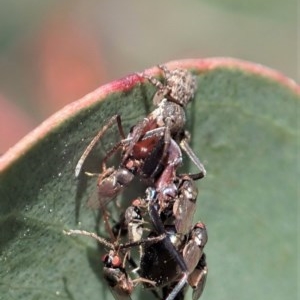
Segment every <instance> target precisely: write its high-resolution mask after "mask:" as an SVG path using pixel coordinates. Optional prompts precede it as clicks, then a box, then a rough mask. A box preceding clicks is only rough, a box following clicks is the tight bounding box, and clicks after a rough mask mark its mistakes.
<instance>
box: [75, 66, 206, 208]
mask: <svg viewBox="0 0 300 300" xmlns="http://www.w3.org/2000/svg"><path fill="white" fill-rule="evenodd" d="M158 67H159V68H160V69H161V70H162V71H163V72H164V75H165V81H166V82H165V84H162V83H161V82H159V81H158V80H157V79H155V78H154V77H150V76H147V75H145V74H142V75H139V76H140V77H142V78H146V79H147V80H149V81H150V82H151V83H152V84H153V85H154V86H155V87H157V92H156V93H155V95H154V97H153V103H154V105H156V106H157V108H156V109H155V110H154V111H153V112H151V113H150V114H149V115H148V117H147V118H144V119H143V120H142V121H140V122H139V123H137V124H136V125H135V126H133V127H132V129H131V131H130V133H129V135H128V137H127V139H125V134H124V131H123V127H122V123H121V117H120V116H119V115H115V116H113V117H112V118H111V119H110V120H109V121H108V122H107V124H106V125H105V126H104V127H103V128H102V129H101V130H100V131H99V133H98V134H97V135H96V136H95V137H94V139H93V140H92V141H91V143H90V144H89V145H88V147H87V148H86V150H85V151H84V153H83V154H82V156H81V157H80V159H79V161H78V163H77V165H76V168H75V176H76V177H78V176H79V174H80V172H81V169H82V165H83V163H84V161H85V159H86V157H87V156H88V155H89V153H90V151H91V150H92V149H93V147H94V146H95V145H96V143H97V142H98V141H99V140H100V139H101V137H102V136H103V135H104V133H105V132H106V131H107V129H108V128H110V127H111V126H112V125H113V124H115V123H117V126H118V129H119V133H120V135H121V137H122V139H123V140H122V141H121V142H119V143H117V144H116V145H115V146H114V147H113V148H112V149H111V150H110V151H109V152H108V153H107V155H106V156H105V157H104V159H103V161H102V169H103V172H102V173H101V174H100V175H99V177H98V196H99V199H100V200H101V201H102V202H103V203H104V204H106V203H107V202H108V201H110V200H111V199H112V198H115V197H116V196H117V195H118V194H119V193H120V192H121V190H122V189H123V188H124V187H125V186H127V185H128V184H129V183H130V182H131V181H132V180H133V178H134V176H135V175H137V174H138V175H140V176H141V177H143V178H145V179H149V180H150V182H152V183H153V182H156V189H157V190H158V191H159V192H165V193H168V192H169V190H170V189H171V190H172V188H173V185H172V183H171V187H170V186H167V185H166V183H167V181H166V180H165V179H164V178H165V177H169V178H172V176H170V173H173V174H174V173H175V171H176V168H177V167H178V166H179V165H180V164H181V162H182V155H181V151H180V148H179V147H178V144H179V145H180V147H181V148H182V149H183V150H184V151H185V152H186V153H187V155H188V156H189V157H190V159H191V160H192V161H193V163H194V164H195V165H196V166H197V168H198V169H199V174H200V175H199V178H202V177H204V176H205V174H206V171H205V169H204V166H203V165H202V163H201V162H200V161H199V159H198V158H197V157H196V155H195V154H194V152H193V151H192V149H191V148H190V147H189V145H188V139H189V135H188V133H187V132H186V131H185V130H184V125H185V122H186V120H185V111H184V108H185V107H186V105H187V104H188V103H189V102H190V101H191V99H192V98H193V96H194V93H195V90H196V81H195V78H194V76H193V75H192V74H191V73H190V72H188V71H187V70H184V69H175V70H172V71H170V70H168V69H167V68H166V67H165V66H158ZM119 148H122V160H121V164H120V166H119V168H118V169H114V168H113V167H112V168H106V161H107V160H108V159H109V158H110V157H111V156H112V155H113V154H114V153H115V152H116V151H117V150H118V149H119ZM174 176H175V175H174ZM174 176H173V177H174ZM161 184H165V185H164V186H161ZM171 193H173V194H174V191H171ZM90 204H91V206H93V207H95V208H97V207H99V203H98V204H92V203H90Z"/></svg>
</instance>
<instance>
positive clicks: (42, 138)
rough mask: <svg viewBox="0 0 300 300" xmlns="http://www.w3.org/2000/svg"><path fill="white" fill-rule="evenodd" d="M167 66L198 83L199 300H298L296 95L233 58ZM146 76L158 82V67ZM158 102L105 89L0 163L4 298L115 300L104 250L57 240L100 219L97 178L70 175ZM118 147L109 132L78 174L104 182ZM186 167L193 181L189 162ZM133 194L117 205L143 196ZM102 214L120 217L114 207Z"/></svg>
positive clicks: (0, 286) (191, 112) (146, 89)
mask: <svg viewBox="0 0 300 300" xmlns="http://www.w3.org/2000/svg"><path fill="white" fill-rule="evenodd" d="M167 65H168V66H169V67H170V68H174V67H183V68H188V69H190V70H191V71H192V72H193V73H194V74H195V76H196V77H197V82H198V89H197V94H196V96H195V99H194V101H193V102H192V103H191V104H190V106H189V107H188V112H187V115H188V129H189V131H190V132H191V146H192V148H193V149H194V151H195V152H196V154H197V155H198V156H199V157H200V159H201V160H202V161H203V162H204V165H205V166H206V170H207V177H205V178H204V179H203V180H201V181H199V183H198V187H199V196H198V210H197V214H196V217H195V222H196V221H197V220H202V221H203V222H205V224H206V226H207V228H208V235H209V240H208V244H207V246H206V249H205V252H206V255H207V261H208V267H209V274H208V279H207V284H206V288H205V290H204V293H203V296H202V298H201V299H203V300H205V299H214V300H218V299H220V300H221V299H243V300H244V299H256V300H258V299H263V300H265V299H272V300H277V299H280V300H282V299H285V300H287V299H291V300H292V299H296V297H297V264H296V261H297V252H296V251H297V182H298V180H297V178H298V176H297V175H298V174H297V164H296V162H297V139H298V138H299V131H298V128H297V112H299V103H300V102H299V100H300V92H299V91H300V89H299V87H298V86H297V85H296V84H295V83H293V82H292V81H291V80H289V79H287V78H285V77H284V76H282V75H280V74H279V73H277V72H275V71H272V70H269V69H267V68H264V67H262V66H259V65H255V64H251V63H246V62H241V61H237V60H233V59H222V58H219V59H218V58H216V59H203V60H185V61H177V62H172V63H169V64H167ZM148 72H149V74H152V75H153V74H154V75H158V69H156V68H154V69H151V70H148ZM154 92H155V88H154V87H153V86H152V85H151V84H149V83H147V82H146V81H144V82H141V78H139V77H138V76H136V75H131V76H128V77H126V78H124V79H122V80H119V81H115V82H112V83H110V84H108V85H106V86H104V87H101V88H99V89H98V90H96V91H94V92H93V93H91V94H89V95H87V96H86V97H84V98H83V99H81V100H79V101H77V102H74V103H73V104H71V105H69V106H67V107H65V108H64V109H63V110H62V111H60V112H58V113H57V114H55V115H54V116H52V117H51V118H50V119H48V120H46V121H45V122H44V123H43V124H41V125H40V126H39V127H38V128H37V129H36V130H35V131H33V132H32V133H31V134H29V135H28V136H27V137H25V138H24V139H23V140H22V141H20V142H19V143H18V144H17V145H16V146H15V147H13V148H12V149H11V150H9V151H8V152H7V153H6V154H4V155H3V156H2V157H1V159H0V171H1V172H0V205H1V206H0V299H24V300H26V299H71V300H73V299H78V300H79V299H89V300H94V299H95V300H96V299H113V296H112V295H111V293H110V291H109V290H108V288H107V286H106V283H105V282H104V280H103V278H102V264H101V261H100V257H101V255H102V254H103V253H105V249H102V250H101V249H100V251H99V249H98V248H97V245H96V243H95V241H94V240H92V239H89V238H87V237H69V236H65V235H63V230H64V229H75V228H81V229H85V230H89V231H94V230H95V224H96V218H97V214H96V212H95V211H93V210H91V209H90V208H88V207H87V206H86V201H87V200H88V199H89V198H90V197H93V196H96V195H95V193H96V188H95V187H96V180H97V179H96V177H89V176H86V175H85V174H84V173H82V174H81V176H80V177H79V179H76V178H75V177H74V168H75V165H76V163H77V161H78V159H79V157H80V156H81V154H82V152H83V151H84V149H85V148H86V146H87V145H88V144H89V142H90V140H91V139H92V138H93V137H94V136H95V134H96V133H97V132H98V130H99V129H100V128H101V127H102V126H103V125H104V123H105V121H106V120H107V119H109V117H111V116H112V115H114V114H116V113H118V114H120V115H121V117H122V121H123V124H124V128H125V130H127V132H128V130H129V128H130V127H131V126H132V125H134V124H136V122H137V121H138V120H141V118H143V117H144V116H146V115H147V114H148V113H149V112H150V111H151V110H152V109H153V106H152V102H151V100H152V97H153V94H154ZM8 126H9V124H8ZM119 138H120V137H119V135H118V131H117V128H111V130H110V131H109V132H108V134H107V135H106V136H105V138H104V139H103V141H101V142H100V143H99V145H98V146H97V147H96V149H94V151H93V152H92V153H91V155H90V156H89V157H88V158H87V161H86V163H85V164H84V170H85V171H89V172H95V173H99V172H100V171H101V168H100V166H101V164H100V163H101V157H103V155H104V154H105V152H106V151H107V150H108V149H110V147H111V145H113V144H114V143H115V142H117V141H118V140H119ZM117 162H118V157H117V158H116V160H115V163H116V164H117ZM184 162H185V167H186V168H189V169H190V170H191V171H192V170H194V171H195V169H194V166H193V165H192V163H190V162H189V160H188V158H187V157H184ZM112 163H113V162H112ZM139 185H140V183H139V182H137V184H133V185H131V186H130V188H129V189H128V191H126V193H125V194H124V195H125V196H124V197H123V198H127V200H131V198H129V197H131V195H134V194H136V193H142V192H143V187H142V188H140V190H138V191H137V190H136V187H137V186H139ZM109 208H110V209H111V210H112V211H113V210H115V211H117V207H115V206H114V204H113V203H111V204H109ZM102 234H103V236H107V235H106V233H105V232H104V231H103V232H102ZM140 290H141V288H137V291H136V292H134V294H133V296H132V298H133V299H138V298H139V296H138V295H139V292H140ZM142 295H143V297H145V299H146V298H147V297H148V299H152V298H153V295H152V294H151V293H150V292H148V291H142ZM140 297H141V296H140Z"/></svg>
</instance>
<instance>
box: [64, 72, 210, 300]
mask: <svg viewBox="0 0 300 300" xmlns="http://www.w3.org/2000/svg"><path fill="white" fill-rule="evenodd" d="M158 67H159V68H160V69H161V70H162V71H163V73H164V82H163V83H162V82H160V81H158V80H157V79H156V78H154V77H151V76H147V75H145V74H141V75H139V76H140V77H142V78H144V79H147V80H148V81H149V82H150V83H152V84H153V85H154V86H155V87H156V93H155V95H154V97H153V104H154V105H155V109H154V110H153V111H152V112H151V113H150V114H149V115H148V116H147V117H146V118H144V119H143V120H141V121H140V122H138V123H137V124H136V125H134V126H133V127H132V128H131V130H130V132H129V134H128V135H127V136H125V134H124V131H123V127H122V123H121V117H120V116H119V115H115V116H113V117H112V118H111V119H110V120H108V122H107V123H106V124H105V125H104V126H103V128H102V129H101V130H100V131H99V133H98V134H97V135H96V136H95V137H94V139H93V140H92V141H91V143H90V144H89V145H88V147H87V148H86V150H85V151H84V153H83V154H82V156H81V158H80V159H79V161H78V164H77V166H76V168H75V175H76V176H79V174H80V173H81V171H82V166H83V163H84V161H85V159H86V158H87V156H88V155H89V153H90V152H91V150H92V149H93V147H94V146H95V145H96V143H97V142H98V141H99V140H100V139H101V138H102V136H103V135H104V134H105V132H106V131H107V130H108V128H110V127H111V126H112V125H113V124H117V126H118V129H119V132H120V135H121V137H122V139H121V141H120V142H119V143H117V144H116V145H115V146H113V147H112V149H111V150H110V151H108V152H107V154H106V156H105V157H104V159H103V162H102V169H103V170H102V173H101V174H100V175H99V176H98V180H97V195H98V198H97V201H96V202H95V203H92V204H91V206H93V207H94V208H96V209H100V210H101V211H102V212H103V215H105V218H106V219H105V224H106V227H107V229H108V230H107V231H108V232H109V233H110V239H104V238H102V237H100V236H98V235H96V234H95V233H91V232H87V231H83V230H69V231H66V232H65V234H67V235H86V236H90V237H92V238H94V239H96V240H97V241H98V243H100V244H101V245H102V247H103V246H104V248H105V249H106V250H107V253H106V255H105V256H104V257H103V259H102V262H103V266H104V267H103V275H104V278H105V280H106V281H107V284H108V286H109V287H110V289H111V291H112V293H113V294H114V297H115V298H116V299H130V297H131V295H132V293H133V290H134V287H135V286H136V285H137V284H138V283H141V284H143V286H144V287H145V288H147V289H149V290H150V291H151V292H152V293H153V295H154V297H156V298H157V299H167V300H173V299H183V298H184V294H185V291H186V288H187V287H188V286H191V287H192V289H193V297H192V298H193V300H196V299H199V298H200V296H201V294H202V292H203V289H204V286H205V281H206V277H207V272H208V269H207V264H206V257H205V253H204V247H205V244H206V242H207V232H206V227H205V224H204V223H202V222H196V223H195V224H194V225H193V216H194V213H195V211H196V207H197V204H196V202H197V195H198V190H197V187H196V185H195V181H196V180H199V179H201V178H203V177H204V176H205V173H206V171H205V168H204V166H203V165H202V163H201V162H200V160H199V159H198V158H197V156H196V155H195V154H194V152H193V150H192V149H191V148H190V146H189V144H188V141H189V138H190V136H189V134H188V132H187V131H186V129H185V123H186V114H185V108H186V106H187V104H188V103H189V102H190V101H191V100H192V99H193V97H194V94H195V91H196V88H197V87H196V81H195V78H194V76H193V75H192V74H191V73H190V72H189V71H187V70H185V69H174V70H169V69H168V68H166V67H165V66H158ZM119 149H120V150H121V161H120V164H119V166H118V167H117V168H115V167H109V168H107V166H106V164H107V161H108V159H109V158H110V157H111V156H112V155H114V153H115V152H116V151H118V150H119ZM182 150H183V151H184V152H185V153H186V154H187V156H188V157H189V159H191V161H192V162H193V163H194V164H195V166H196V167H197V169H198V173H195V174H182V173H179V172H178V168H179V167H180V166H181V165H182V164H183V158H182ZM136 176H138V177H139V178H141V179H143V180H144V181H145V182H146V185H147V188H146V190H145V193H144V195H141V196H140V197H139V198H137V199H134V200H133V201H132V202H131V204H130V205H129V206H128V207H126V208H124V210H123V211H122V213H121V214H120V218H119V220H117V222H115V224H114V225H111V224H110V223H112V221H111V220H110V213H109V212H108V208H107V207H106V204H107V203H108V202H109V201H111V200H112V199H114V198H116V197H117V196H118V195H119V194H120V193H121V192H122V191H123V189H124V188H126V187H127V186H128V185H129V184H130V182H131V181H132V180H133V179H134V177H136ZM135 249H138V251H136V250H135ZM133 269H134V270H133ZM133 277H135V278H134V279H132V278H133Z"/></svg>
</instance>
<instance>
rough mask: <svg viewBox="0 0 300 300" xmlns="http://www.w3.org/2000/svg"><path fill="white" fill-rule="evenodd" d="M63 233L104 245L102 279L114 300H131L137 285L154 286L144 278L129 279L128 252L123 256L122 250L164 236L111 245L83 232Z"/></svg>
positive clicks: (160, 238) (100, 238) (153, 283)
mask: <svg viewBox="0 0 300 300" xmlns="http://www.w3.org/2000/svg"><path fill="white" fill-rule="evenodd" d="M63 232H64V234H66V235H84V236H88V237H91V238H93V239H95V240H97V242H98V243H100V244H101V245H104V246H105V247H106V248H109V249H110V250H109V252H108V253H107V254H105V255H104V256H103V258H102V262H103V264H104V267H103V277H104V279H105V280H106V282H107V284H108V286H109V287H110V289H111V291H112V294H113V295H114V297H115V299H116V300H120V299H124V298H126V299H131V298H130V295H131V294H132V292H133V289H134V287H135V286H136V285H137V284H139V283H147V284H149V285H150V286H153V287H154V286H155V285H156V282H154V281H152V280H149V279H146V278H142V277H139V278H136V279H131V278H130V277H129V275H128V273H127V271H126V268H125V262H126V260H127V256H128V252H126V253H125V254H124V253H123V251H122V250H125V249H130V248H132V247H134V246H140V245H141V244H143V243H150V244H152V243H156V242H158V241H160V240H162V239H163V238H165V236H164V235H162V236H156V237H153V238H147V239H145V240H139V241H138V242H132V243H130V242H129V243H125V244H118V243H111V242H109V241H107V240H106V239H104V238H102V237H100V236H98V235H97V234H95V233H93V232H88V231H85V230H68V231H65V230H64V231H63ZM122 257H123V258H122Z"/></svg>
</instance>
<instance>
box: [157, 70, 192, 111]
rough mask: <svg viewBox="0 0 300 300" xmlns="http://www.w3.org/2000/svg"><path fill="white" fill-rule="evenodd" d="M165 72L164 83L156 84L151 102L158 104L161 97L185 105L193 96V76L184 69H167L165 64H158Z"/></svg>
mask: <svg viewBox="0 0 300 300" xmlns="http://www.w3.org/2000/svg"><path fill="white" fill-rule="evenodd" d="M159 68H160V69H162V70H163V72H164V74H165V84H164V85H160V86H158V88H159V89H158V91H157V92H156V94H155V95H154V98H153V103H154V104H155V105H158V103H160V102H161V101H162V99H164V98H167V100H169V101H172V102H175V103H177V104H178V105H180V106H183V107H185V106H186V105H187V104H188V103H189V102H190V101H191V100H192V99H193V97H194V94H195V91H196V80H195V77H194V76H193V75H192V74H191V73H190V72H189V71H188V70H185V69H175V70H169V69H167V68H166V67H165V66H159Z"/></svg>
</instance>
